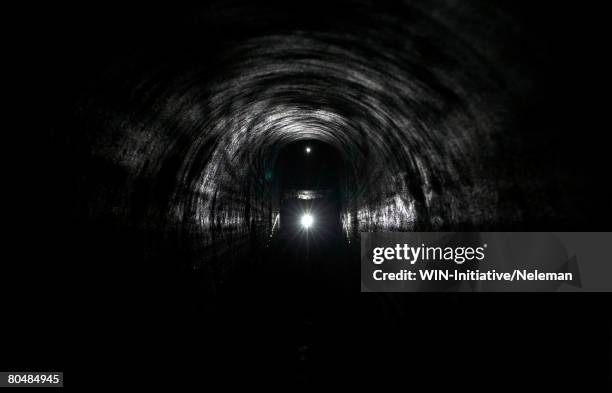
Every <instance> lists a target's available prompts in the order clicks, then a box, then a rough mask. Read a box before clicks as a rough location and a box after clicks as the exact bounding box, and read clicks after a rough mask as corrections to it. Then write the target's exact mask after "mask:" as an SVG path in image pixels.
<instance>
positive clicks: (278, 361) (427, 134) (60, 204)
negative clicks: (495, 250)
mask: <svg viewBox="0 0 612 393" xmlns="http://www.w3.org/2000/svg"><path fill="white" fill-rule="evenodd" d="M48 7H49V9H48V10H47V9H43V10H40V11H39V12H37V14H40V15H41V16H38V19H40V21H39V20H38V19H34V20H33V21H32V22H31V23H32V24H33V25H37V26H39V27H42V28H45V27H48V28H47V29H45V31H46V32H47V34H44V35H41V36H39V35H37V37H36V40H37V41H39V42H42V45H41V46H42V47H43V48H42V49H40V51H38V52H36V55H35V57H36V58H35V59H34V60H33V61H32V62H31V63H32V64H36V65H35V66H33V68H34V70H32V72H31V74H32V75H38V76H40V77H41V79H43V80H44V81H43V82H41V83H40V84H39V90H37V91H40V93H39V94H41V95H42V96H41V98H40V100H41V101H40V103H39V104H37V105H40V107H41V108H40V113H39V116H40V118H41V119H42V120H41V122H43V123H44V124H42V125H41V127H40V129H41V130H42V129H44V130H45V132H47V133H48V135H45V136H44V137H45V138H49V143H44V144H43V145H44V146H43V147H41V148H40V149H41V150H44V151H41V152H38V151H36V152H34V151H33V150H32V156H36V157H40V159H41V163H40V165H38V164H37V165H36V170H37V172H36V179H37V181H36V185H35V187H36V190H33V192H32V193H30V194H31V195H33V196H34V197H35V198H41V197H42V196H41V190H47V191H46V192H45V193H44V194H43V196H44V198H45V206H47V208H45V209H42V210H44V211H42V212H41V211H37V212H36V213H33V214H35V215H37V218H33V219H36V220H37V222H44V223H46V224H45V225H48V226H49V229H48V232H50V233H49V234H48V235H46V236H44V239H41V240H40V242H42V245H41V246H40V250H42V249H44V250H45V253H46V254H45V255H52V256H53V257H52V258H51V257H44V258H37V260H40V261H41V262H37V264H40V265H44V266H42V267H41V269H40V272H41V273H40V274H39V275H38V276H29V278H28V279H27V282H26V281H24V282H23V283H19V284H18V283H17V282H15V283H14V284H13V285H15V287H17V286H19V287H20V288H30V287H32V286H35V287H37V288H39V289H40V291H43V292H44V293H46V294H47V295H48V296H50V297H49V300H50V301H51V299H53V300H54V301H58V302H59V301H61V302H65V303H66V304H70V305H71V306H70V310H66V311H64V312H63V313H60V314H58V315H56V314H53V313H52V312H51V311H48V312H49V315H47V317H48V318H49V320H51V321H54V323H53V326H54V330H53V334H57V335H59V336H61V337H63V340H64V342H66V341H71V340H76V341H77V342H81V340H84V338H83V337H94V338H95V339H94V340H93V343H92V344H88V345H86V346H81V345H75V349H74V350H71V351H68V352H67V354H66V357H67V359H71V360H67V361H66V362H67V363H66V364H72V363H71V362H74V363H77V364H76V365H74V366H73V367H78V361H77V360H76V359H93V360H91V362H92V364H95V362H97V361H101V360H100V359H101V357H102V356H104V355H107V356H109V354H110V357H111V358H112V359H113V360H112V361H113V362H115V363H114V364H116V365H121V366H123V367H126V368H129V367H130V366H131V365H132V364H134V363H137V364H138V365H139V366H142V367H145V368H146V367H147V365H148V366H150V367H151V368H157V367H159V368H165V367H186V368H188V369H190V370H200V371H201V370H207V371H208V372H210V373H211V376H210V378H211V379H213V378H219V379H222V380H224V381H226V382H227V383H231V382H232V379H233V378H232V377H228V376H227V374H230V371H231V370H232V369H233V368H234V367H238V365H239V364H240V365H247V366H246V369H247V370H250V371H244V372H243V374H241V375H247V374H248V375H249V377H248V378H252V379H253V380H256V379H262V380H265V375H268V374H264V373H258V372H256V371H255V370H256V369H258V367H264V364H275V366H274V367H273V368H271V369H272V370H274V371H273V372H274V374H275V378H278V379H279V380H281V381H283V383H285V384H286V385H285V386H288V387H291V386H294V385H297V384H306V385H308V386H319V385H320V384H321V383H322V382H321V381H323V380H324V379H326V378H333V379H334V380H336V381H340V384H343V383H348V381H349V380H351V378H354V377H355V375H358V380H359V381H358V382H359V384H361V383H363V384H366V383H368V382H372V381H374V380H377V378H376V375H380V374H377V373H382V374H384V375H387V376H392V378H391V379H394V381H395V382H398V380H405V381H414V382H415V383H416V381H418V380H421V378H422V380H423V381H429V382H428V383H434V384H437V383H440V384H444V383H449V384H452V383H453V382H452V381H453V380H456V378H465V375H466V374H469V375H472V376H473V377H474V378H488V379H490V380H492V381H494V382H495V383H496V384H497V385H496V386H500V387H501V386H507V384H509V383H510V378H511V376H519V377H517V378H518V379H516V380H515V381H517V382H516V383H517V385H518V386H523V385H521V384H524V383H525V381H526V380H527V378H535V380H536V381H537V383H539V384H541V385H543V386H544V385H545V386H547V387H550V386H551V385H550V384H551V383H552V384H553V385H554V384H559V385H560V386H564V387H579V386H583V385H584V383H585V382H584V380H585V378H591V380H593V381H595V380H597V381H603V380H604V379H605V378H607V375H608V371H609V370H608V368H609V367H610V366H609V365H610V359H609V352H610V346H611V344H610V326H611V325H610V316H609V312H604V311H603V310H606V309H607V306H608V305H609V304H608V303H609V300H610V299H609V297H607V296H603V295H601V296H599V297H595V295H593V296H591V295H590V294H575V295H579V296H557V297H553V296H552V295H551V294H541V295H540V294H537V295H536V294H514V296H509V295H506V294H480V296H478V297H475V296H469V294H425V293H415V294H406V293H397V294H392V293H380V294H378V293H377V294H367V295H368V296H364V295H365V294H362V293H360V288H359V283H360V279H359V252H360V240H359V239H360V238H359V236H360V235H359V234H360V233H361V232H377V231H462V230H465V231H470V230H474V231H548V230H555V231H580V230H589V231H593V230H605V229H606V228H608V229H609V223H610V218H611V210H612V209H611V201H612V193H611V192H610V187H609V185H608V184H607V183H608V182H604V181H602V179H607V178H608V177H609V174H606V172H605V168H607V167H608V165H607V163H606V162H607V158H606V157H607V155H606V152H608V151H609V145H607V144H605V143H598V141H599V142H601V141H603V140H604V136H603V135H602V133H604V131H603V130H602V129H601V126H599V125H597V124H596V123H595V120H594V118H593V117H591V116H590V115H589V114H590V113H592V112H600V113H603V112H604V111H605V108H603V103H598V102H595V100H594V99H592V97H591V95H590V94H588V93H587V92H586V91H585V90H584V89H585V86H587V85H592V82H593V81H591V80H589V79H588V78H591V77H592V76H591V75H593V74H594V73H595V71H594V70H593V69H591V68H590V66H588V67H586V66H585V65H584V62H585V60H584V59H589V58H590V57H589V54H590V50H591V48H590V47H589V42H591V41H588V40H582V39H581V36H578V35H577V33H576V32H575V30H572V28H570V27H568V24H567V21H568V20H576V18H580V17H581V16H579V15H578V14H576V10H574V9H573V8H572V9H569V8H568V9H565V8H563V6H561V5H558V4H556V3H554V2H548V1H545V2H542V3H541V4H540V2H538V4H537V5H534V4H529V5H528V4H523V3H521V4H518V3H516V2H512V1H499V2H491V1H484V0H483V1H470V2H457V1H450V0H448V1H447V0H430V1H425V0H415V1H389V2H386V1H383V2H380V1H368V0H355V1H325V2H319V1H313V2H310V1H308V2H302V1H298V2H287V3H284V2H274V1H272V2H268V1H266V2H259V3H257V4H255V3H251V2H248V1H231V2H207V3H202V4H199V5H194V6H190V7H186V6H185V7H180V6H178V5H175V6H169V5H165V6H161V5H160V6H153V5H151V6H149V7H147V8H146V9H144V8H141V7H137V6H135V5H134V6H126V5H122V6H121V7H119V6H111V5H105V6H99V7H93V6H91V8H87V6H85V5H81V6H75V7H77V8H75V9H71V12H72V13H74V14H77V15H79V17H78V18H72V17H69V16H68V13H67V9H64V8H62V7H60V6H53V7H51V6H48ZM56 7H59V8H56ZM42 15H49V17H43V16H42ZM570 16H571V17H570ZM568 18H570V19H568ZM583 33H584V30H583ZM585 34H586V33H585ZM596 35H597V34H596V33H593V36H596ZM593 45H595V44H593ZM43 63H44V64H45V66H44V67H43V66H42V65H41V64H43ZM586 68H588V70H587V69H586ZM576 74H579V75H580V76H579V77H577V78H576V79H572V78H569V75H576ZM24 119H27V117H24ZM578 130H580V131H578ZM32 149H34V148H32ZM43 161H44V163H43ZM603 183H606V184H605V185H604V184H603ZM30 185H32V184H30ZM37 201H38V199H37ZM37 201H33V202H32V203H35V206H40V203H41V202H40V201H38V202H37ZM29 211H31V209H30V210H29ZM28 214H29V213H28ZM67 218H68V219H69V220H68V221H69V222H66V219H67ZM23 221H24V225H25V222H26V221H27V222H34V221H32V220H23ZM30 229H31V228H30ZM32 236H34V235H32ZM30 249H32V247H31V246H28V245H24V246H23V247H22V250H30ZM27 252H32V253H36V252H42V251H38V250H31V251H27ZM55 259H57V260H58V262H57V263H55V262H53V263H52V262H51V260H55ZM43 260H44V261H48V263H44V262H42V261H43ZM54 266H55V267H54ZM60 266H61V267H60ZM19 268H20V267H15V269H19ZM49 277H54V280H53V283H57V284H52V283H51V282H49V281H48V278H49ZM56 285H58V286H59V288H58V287H57V286H56ZM26 292H27V291H26V290H24V295H23V296H24V302H26V303H27V302H29V301H33V299H34V296H35V295H34V294H33V293H32V292H30V293H26ZM562 295H570V294H562ZM68 313H69V315H70V316H68ZM75 315H76V317H75ZM24 318H25V317H24ZM25 320H26V319H24V321H25ZM24 325H27V326H28V327H27V328H24V327H21V328H20V329H19V330H21V333H20V334H26V333H25V332H33V331H36V329H37V328H36V326H38V325H30V324H26V323H25V322H24ZM50 334H52V333H50ZM568 337H574V338H573V339H571V340H569V341H567V339H568ZM71 342H72V341H71ZM562 342H563V343H564V344H563V345H560V343H562ZM41 351H42V350H40V349H38V350H37V349H36V348H32V349H30V352H20V351H18V350H17V349H15V351H13V352H15V353H16V354H17V353H21V354H22V356H24V357H25V356H26V355H25V354H26V353H28V354H32V353H36V354H37V355H38V356H39V357H40V358H41V359H47V358H50V356H51V355H50V353H47V352H44V351H42V352H41ZM15 356H17V355H15ZM517 356H522V358H521V360H520V361H515V360H514V359H515V358H516V357H517ZM584 359H592V360H593V361H592V362H585V361H584ZM340 364H341V365H343V367H340V366H339V365H340ZM69 367H70V366H66V368H67V369H68V368H69ZM117 367H120V366H117ZM269 367H272V366H269ZM345 368H346V369H347V371H344V369H345ZM440 368H444V370H445V372H449V373H451V374H452V376H449V378H448V379H446V380H440V378H433V376H434V375H435V370H436V369H440ZM568 368H572V369H574V370H579V371H580V372H578V371H576V373H575V374H571V373H566V374H564V375H563V377H560V374H559V373H562V372H563V371H562V370H565V369H568ZM213 370H215V371H214V372H213ZM270 372H272V371H270ZM485 374H486V376H485ZM585 376H586V377H585ZM234 378H235V377H234ZM245 378H246V377H245ZM432 378H433V379H432ZM379 382H380V381H379V380H377V381H375V382H374V383H379ZM406 383H411V382H406ZM364 386H365V385H364ZM533 386H536V385H533ZM537 386H540V385H537ZM554 386H556V385H554Z"/></svg>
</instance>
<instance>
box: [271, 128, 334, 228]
mask: <svg viewBox="0 0 612 393" xmlns="http://www.w3.org/2000/svg"><path fill="white" fill-rule="evenodd" d="M339 157H340V156H339V153H338V151H336V150H335V149H334V148H333V147H331V146H330V145H328V144H325V143H322V142H319V141H313V140H305V141H299V142H294V143H292V144H290V145H288V146H286V147H285V148H284V149H283V150H282V151H281V152H280V153H279V156H278V159H277V162H276V173H277V174H278V181H279V185H278V186H279V196H278V197H279V200H278V205H279V211H280V214H279V218H280V219H279V236H291V235H296V234H297V233H300V232H303V231H305V230H307V231H309V232H312V233H313V234H317V233H318V234H319V235H321V236H326V237H329V236H336V235H337V234H338V232H339V231H340V228H341V224H340V217H341V208H342V203H341V195H340V186H339V185H340V177H341V176H342V172H343V165H342V161H341V160H340V158H339Z"/></svg>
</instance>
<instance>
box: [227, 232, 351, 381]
mask: <svg viewBox="0 0 612 393" xmlns="http://www.w3.org/2000/svg"><path fill="white" fill-rule="evenodd" d="M305 237H306V235H305V233H301V234H295V233H282V232H281V234H279V235H276V236H274V238H273V239H272V241H271V242H270V244H269V246H268V247H267V248H266V249H265V250H264V251H263V252H262V254H261V255H260V256H259V258H257V261H258V262H257V263H258V264H261V265H260V266H259V268H257V266H252V268H251V269H248V270H245V271H244V272H242V274H240V277H239V278H237V279H235V280H234V281H233V282H232V283H231V284H230V285H229V287H228V290H227V291H225V292H224V294H222V295H221V296H220V305H219V316H218V318H217V321H218V322H219V328H220V329H223V331H224V332H225V333H227V332H229V331H234V330H235V329H236V328H238V329H239V330H240V329H242V328H245V327H248V330H249V334H248V337H250V338H247V339H246V340H245V341H243V340H238V341H240V342H241V343H240V347H241V348H239V349H238V353H239V354H240V355H242V356H245V357H247V358H248V357H252V356H254V357H256V358H258V357H259V358H261V357H265V358H268V359H273V360H279V361H290V362H297V363H296V364H295V366H296V368H295V371H296V372H299V367H298V366H299V362H308V361H309V360H317V361H318V360H323V359H325V360H330V359H334V358H338V357H339V356H343V355H345V354H346V350H347V348H346V347H345V348H344V349H342V347H343V343H342V337H343V336H346V334H345V333H343V331H342V329H344V328H346V329H348V328H349V326H350V321H352V320H354V318H355V316H356V313H357V308H356V307H351V305H357V300H358V299H357V296H358V295H359V287H358V283H359V279H358V277H350V276H354V275H355V273H357V274H358V273H359V270H358V269H350V256H349V246H348V242H347V241H346V237H344V236H342V233H341V232H340V231H339V230H338V231H334V232H333V233H327V234H326V235H325V236H319V237H317V238H316V239H312V238H311V239H309V240H308V241H307V242H306V240H305ZM309 237H312V236H309ZM351 270H352V271H351ZM351 283H355V284H356V286H355V287H354V288H352V287H351V286H350V285H349V284H351ZM241 336H242V337H243V338H246V337H244V335H241ZM338 352H339V353H338Z"/></svg>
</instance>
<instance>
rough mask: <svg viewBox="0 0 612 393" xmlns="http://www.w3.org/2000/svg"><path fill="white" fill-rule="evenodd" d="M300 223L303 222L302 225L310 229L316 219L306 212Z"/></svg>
mask: <svg viewBox="0 0 612 393" xmlns="http://www.w3.org/2000/svg"><path fill="white" fill-rule="evenodd" d="M300 223H301V224H302V226H303V227H304V228H305V229H308V228H310V227H311V226H312V224H313V223H314V219H313V218H312V216H311V215H310V214H304V215H303V216H302V219H301V220H300Z"/></svg>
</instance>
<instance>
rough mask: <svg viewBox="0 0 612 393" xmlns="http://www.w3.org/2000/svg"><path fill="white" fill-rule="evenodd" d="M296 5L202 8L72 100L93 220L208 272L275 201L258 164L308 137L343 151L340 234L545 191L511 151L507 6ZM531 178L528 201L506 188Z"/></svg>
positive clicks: (452, 217) (484, 219)
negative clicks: (75, 105) (84, 147)
mask: <svg viewBox="0 0 612 393" xmlns="http://www.w3.org/2000/svg"><path fill="white" fill-rule="evenodd" d="M299 7H305V8H303V9H302V8H299ZM298 8H299V9H297V10H296V9H294V8H291V7H289V6H280V5H278V4H276V5H271V6H269V7H265V6H264V7H257V8H256V9H255V8H253V6H249V5H247V4H234V5H232V6H231V7H230V6H222V5H220V4H219V5H215V6H212V7H210V8H207V9H202V10H197V12H193V13H192V14H191V16H190V17H189V18H186V19H185V20H186V22H185V23H184V24H183V23H181V24H180V26H179V25H177V26H174V27H176V28H175V29H174V30H173V31H168V32H166V33H165V36H164V37H156V38H159V39H151V40H150V42H144V43H141V45H140V46H139V47H138V49H137V50H132V51H130V52H129V53H128V54H127V55H125V56H122V57H120V58H119V60H116V61H114V62H113V63H112V64H110V65H109V67H107V68H106V69H105V70H104V71H103V74H104V75H105V77H104V81H103V83H99V84H95V85H94V86H92V88H91V89H90V90H89V91H88V92H87V97H89V98H87V99H84V100H82V101H81V103H80V118H81V120H82V124H81V129H82V134H83V135H84V138H86V140H84V142H83V143H84V144H86V145H87V146H88V151H89V152H90V153H91V156H90V159H89V160H88V162H89V163H90V165H89V166H88V167H84V168H83V170H84V171H83V172H84V173H85V175H84V178H85V179H86V181H85V182H84V186H83V187H82V190H81V192H83V193H85V194H87V195H85V197H84V198H82V199H83V200H88V201H90V202H89V204H88V205H87V206H83V207H82V209H84V210H85V211H84V212H82V213H84V214H85V215H86V216H87V217H88V220H89V221H90V222H92V223H94V224H93V225H95V226H100V225H101V226H107V227H108V230H109V231H114V232H116V231H119V232H121V231H124V232H125V231H127V232H129V233H132V234H137V238H138V239H139V240H138V242H142V244H139V245H138V246H134V247H132V249H134V250H135V251H134V252H136V253H139V252H142V253H144V254H146V255H140V256H141V257H144V258H145V259H146V258H160V259H163V258H164V256H166V257H168V256H172V257H173V258H174V257H176V255H180V256H181V258H182V259H183V260H184V261H185V262H182V263H181V264H180V267H178V268H179V269H182V270H185V271H191V270H196V271H197V270H201V269H203V270H204V271H205V272H207V273H211V275H212V276H213V277H215V278H213V279H212V281H214V282H217V281H218V280H221V278H222V277H225V276H226V274H227V273H228V272H230V271H231V270H232V269H233V266H234V265H235V264H237V263H238V262H240V261H244V258H245V256H247V259H248V255H253V250H256V249H258V248H261V247H263V245H264V244H265V242H266V240H267V238H268V236H269V234H270V231H271V229H272V225H273V221H274V217H275V215H276V214H277V212H278V206H277V196H276V194H277V185H276V184H275V181H276V180H275V179H269V178H266V173H267V172H268V171H270V170H272V169H273V168H274V164H275V158H276V156H277V155H278V153H279V151H280V150H281V149H282V148H283V147H284V146H286V145H287V144H289V143H291V142H295V141H298V140H304V139H315V140H319V141H322V142H325V143H328V144H330V145H332V146H333V147H334V148H336V149H337V150H338V151H339V152H340V154H341V156H342V160H343V162H344V163H345V173H346V176H345V178H344V179H343V185H342V189H343V192H342V206H343V225H344V226H345V230H346V232H347V235H348V236H349V238H350V239H354V238H356V237H358V233H359V232H360V231H377V230H419V229H425V230H429V229H431V230H451V229H464V228H479V229H485V228H499V227H500V225H506V226H511V225H513V224H514V223H521V222H522V220H524V218H525V217H526V216H528V217H531V218H533V216H530V214H532V213H533V212H535V211H538V210H537V205H538V198H541V200H542V201H544V200H545V196H543V195H542V196H540V197H538V195H541V194H539V193H538V191H539V190H538V189H537V188H538V187H543V186H541V185H540V184H538V183H535V182H533V181H532V180H530V178H529V177H528V176H525V174H523V173H521V171H520V167H519V170H517V165H520V159H518V160H517V159H516V157H514V150H515V148H517V147H519V146H521V143H523V141H522V140H521V136H520V135H519V134H517V133H516V132H515V131H514V129H513V127H514V126H515V125H516V119H515V116H514V114H513V113H512V112H511V111H510V110H509V108H510V109H512V108H513V105H515V104H514V103H515V102H517V101H520V98H521V97H525V96H527V95H528V93H529V89H530V83H529V69H527V68H526V67H525V66H524V64H523V63H521V62H520V61H518V60H516V58H515V57H513V56H516V55H517V54H516V53H508V51H506V52H504V51H503V48H504V43H505V42H506V41H509V40H512V39H515V37H514V36H513V34H515V33H516V32H515V31H514V30H512V26H513V23H514V20H513V16H512V13H511V12H507V13H504V12H499V11H498V10H497V8H496V9H494V8H492V7H489V6H487V4H486V2H484V1H483V2H475V3H473V4H472V5H470V6H467V5H463V6H461V7H460V6H457V5H454V3H453V2H444V1H440V2H423V3H422V2H414V3H410V4H408V3H406V4H403V3H393V4H392V5H390V6H384V7H382V6H380V5H376V4H374V2H372V3H370V2H367V1H358V2H350V3H347V5H346V7H344V8H342V12H334V10H333V9H327V8H325V7H324V6H323V5H321V4H316V5H312V6H298ZM245 14H249V15H252V16H251V18H250V19H249V20H248V21H247V22H245V21H244V20H241V23H242V25H241V29H240V32H237V31H236V30H235V29H233V28H232V27H233V24H234V23H236V20H235V19H234V17H235V15H245ZM245 23H246V24H245ZM512 32H514V33H512ZM516 34H518V33H516ZM523 54H524V53H523ZM507 61H515V63H516V64H515V67H501V66H500V65H501V64H502V63H503V62H507ZM516 81H519V83H517V82H516ZM517 97H518V98H517ZM520 176H524V178H520ZM525 193H529V194H530V195H531V196H532V200H531V205H532V206H534V208H533V209H532V210H531V211H530V210H529V209H530V208H529V207H527V206H526V205H521V204H520V203H518V204H517V203H512V204H509V203H506V202H505V196H507V195H508V194H512V195H517V194H525ZM542 214H543V213H542ZM203 256H204V257H203ZM220 277H221V278H220Z"/></svg>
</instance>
